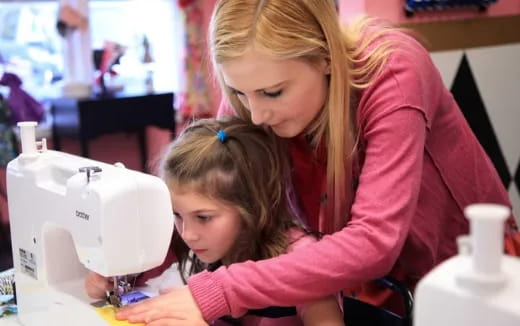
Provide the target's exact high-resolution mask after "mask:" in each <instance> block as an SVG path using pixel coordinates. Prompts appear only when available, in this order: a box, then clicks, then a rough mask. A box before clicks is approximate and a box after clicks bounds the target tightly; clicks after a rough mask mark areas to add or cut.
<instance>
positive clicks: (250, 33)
mask: <svg viewBox="0 0 520 326" xmlns="http://www.w3.org/2000/svg"><path fill="white" fill-rule="evenodd" d="M209 46H210V54H211V57H212V60H213V63H214V67H215V73H216V76H217V78H218V81H219V83H220V86H221V88H222V90H223V93H224V95H225V101H224V102H225V103H224V108H223V110H224V111H225V109H226V108H225V107H227V109H228V112H229V113H231V114H236V115H238V116H240V117H242V118H245V119H249V120H250V121H251V122H252V123H254V124H259V125H265V126H268V127H269V128H271V129H272V131H273V132H274V133H275V134H276V135H278V136H279V137H280V139H281V140H289V142H290V147H291V150H290V155H291V157H292V164H293V181H294V184H295V193H296V197H297V199H298V200H299V203H300V207H301V209H302V211H303V213H305V217H306V223H307V225H308V226H309V227H310V228H311V229H314V230H318V231H321V232H323V233H326V234H329V235H327V236H325V237H324V238H323V239H322V240H321V241H319V242H316V243H315V244H312V245H310V246H308V247H306V248H304V249H303V250H301V251H298V252H293V253H290V254H287V255H283V256H280V257H275V258H271V259H268V260H263V261H260V262H256V263H245V264H234V265H232V266H230V267H228V268H224V267H221V268H219V269H218V270H216V271H214V272H203V273H199V274H197V275H194V276H193V277H191V278H190V279H189V280H188V288H177V289H173V290H172V292H170V293H169V294H167V295H165V296H162V297H159V298H156V300H154V301H153V302H147V303H143V304H140V305H137V306H134V307H128V308H127V309H124V310H122V311H121V312H120V314H119V316H120V317H121V318H128V317H131V318H134V320H145V319H146V320H150V321H151V320H158V321H160V320H161V318H163V317H164V316H168V317H170V318H176V317H178V316H179V315H182V314H183V313H185V314H188V315H190V316H193V318H203V319H204V320H206V321H211V320H214V319H216V318H218V317H220V316H223V315H232V316H240V315H241V314H243V313H244V312H245V311H247V310H248V309H252V308H261V307H266V306H272V305H276V306H283V305H294V304H298V303H301V302H305V301H308V300H313V299H316V298H319V297H323V296H325V295H330V294H332V293H334V292H336V291H339V290H343V293H344V294H345V295H353V296H355V297H357V298H359V299H361V300H364V301H367V302H369V303H372V304H375V305H378V306H381V307H385V308H388V309H391V310H394V311H397V312H398V310H399V307H398V305H397V304H396V300H395V296H394V295H392V293H390V292H389V291H386V290H384V289H381V288H379V287H378V286H377V285H376V284H375V283H373V282H371V281H372V280H375V279H378V278H380V277H383V276H386V275H390V276H393V277H394V278H397V279H398V280H401V281H402V282H404V283H405V284H406V285H407V286H408V287H409V288H410V289H411V290H413V289H414V286H415V285H416V283H417V281H418V280H419V279H420V278H421V277H422V276H424V275H425V274H426V273H427V272H428V271H430V270H431V269H432V268H433V267H434V266H435V265H437V264H439V263H440V262H442V261H443V260H445V259H446V258H448V257H450V256H452V255H453V254H455V253H456V243H455V239H456V237H457V236H458V235H461V234H464V233H467V232H468V223H467V221H466V219H465V218H464V216H463V208H464V207H465V206H467V205H469V204H471V203H476V202H492V203H499V204H503V205H507V206H510V202H509V199H508V195H507V192H506V190H505V189H504V187H503V185H502V183H501V181H500V178H499V176H498V174H497V173H496V171H495V169H494V167H493V165H492V163H491V162H490V160H489V158H488V157H487V156H486V154H485V152H484V151H483V149H482V147H481V146H480V144H479V143H478V141H477V140H476V138H475V136H474V135H473V133H472V132H471V130H470V128H469V126H468V124H467V123H466V121H465V120H464V117H463V115H462V114H461V112H460V110H459V107H458V106H457V103H456V102H455V101H454V99H453V97H452V96H451V94H450V92H449V91H448V90H447V89H446V88H445V87H444V86H443V83H442V80H441V77H440V75H439V72H438V71H437V70H436V68H435V67H434V65H433V63H432V61H431V59H430V57H429V54H428V52H427V51H426V50H425V49H424V48H423V47H422V46H421V45H420V44H419V43H418V42H417V41H416V40H414V39H413V38H412V37H411V36H410V35H407V34H406V33H404V32H402V31H400V30H398V29H394V28H391V27H389V26H386V25H384V24H382V23H379V22H375V21H372V20H361V21H359V22H357V23H354V24H352V25H351V26H349V27H347V28H345V29H344V30H341V29H340V25H339V23H338V19H337V12H336V10H335V8H334V5H333V1H331V0H291V1H288V0H263V1H260V0H221V1H218V2H217V4H216V7H215V9H214V12H213V16H212V19H211V24H210V44H209ZM515 228H516V226H515V225H514V222H513V219H512V217H511V218H510V220H509V225H508V227H507V228H506V229H507V232H509V233H512V232H515ZM281 271H283V273H282V272H281ZM345 314H346V317H347V320H348V311H346V312H345ZM173 324H175V323H172V325H173Z"/></svg>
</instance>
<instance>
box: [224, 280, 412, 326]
mask: <svg viewBox="0 0 520 326" xmlns="http://www.w3.org/2000/svg"><path fill="white" fill-rule="evenodd" d="M376 282H378V283H379V284H381V285H382V286H383V287H386V288H389V289H391V290H392V291H394V292H397V294H399V296H400V297H401V298H402V302H403V308H404V316H399V315H398V314H395V313H393V312H391V311H389V310H386V309H383V308H380V307H376V306H374V305H371V304H369V303H366V302H363V301H360V300H358V299H356V298H353V297H348V296H345V297H343V316H344V322H345V325H348V326H412V311H413V296H412V293H411V292H410V290H409V289H408V288H407V287H406V286H405V285H404V284H403V283H402V282H400V281H398V280H396V279H394V278H392V277H384V278H381V279H378V280H376ZM248 314H250V315H256V316H262V317H268V318H280V317H287V316H293V315H295V314H296V308H295V307H268V308H264V309H258V310H249V312H248ZM224 320H226V321H228V322H229V323H230V324H231V325H234V323H233V321H232V320H230V319H224Z"/></svg>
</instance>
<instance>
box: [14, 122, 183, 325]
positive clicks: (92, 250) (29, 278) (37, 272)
mask: <svg viewBox="0 0 520 326" xmlns="http://www.w3.org/2000/svg"><path fill="white" fill-rule="evenodd" d="M19 126H20V129H21V130H20V131H21V142H22V153H21V154H20V155H19V156H18V158H16V159H14V160H13V161H11V162H10V163H9V164H8V166H7V192H8V198H9V202H8V206H9V216H10V223H11V235H12V245H13V260H14V266H15V282H16V297H17V304H18V311H19V312H18V317H19V321H20V322H21V323H22V324H23V325H26V326H40V325H89V326H92V325H108V323H107V322H106V321H104V320H103V319H102V318H101V317H100V316H99V315H98V313H97V312H96V311H95V310H94V308H93V307H92V306H91V303H92V302H93V301H95V300H93V299H90V298H88V296H87V294H86V291H85V289H84V280H85V276H86V274H87V272H88V270H92V271H95V272H97V273H99V274H102V275H104V276H107V277H112V276H123V275H127V274H133V273H139V272H142V271H145V270H148V269H151V268H153V267H155V266H158V265H160V264H161V263H162V262H163V260H164V258H165V255H166V252H167V250H168V248H169V243H170V239H171V235H172V232H173V214H172V209H171V202H170V196H169V192H168V189H167V187H166V185H165V184H164V183H163V182H162V180H160V179H159V178H157V177H154V176H151V175H147V174H144V173H140V172H136V171H132V170H128V169H126V168H124V167H123V166H122V165H121V164H115V165H109V164H105V163H102V162H97V161H93V160H89V159H85V158H81V157H78V156H74V155H69V154H65V153H61V152H56V151H51V150H47V149H46V145H45V141H43V142H42V144H41V145H40V146H41V148H37V143H36V141H35V137H34V128H35V126H36V123H34V122H24V123H21V124H19Z"/></svg>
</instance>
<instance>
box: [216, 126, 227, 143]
mask: <svg viewBox="0 0 520 326" xmlns="http://www.w3.org/2000/svg"><path fill="white" fill-rule="evenodd" d="M217 138H218V140H220V142H221V143H222V144H224V143H225V142H226V141H227V139H228V137H227V134H226V132H225V131H224V130H222V129H220V130H219V131H217Z"/></svg>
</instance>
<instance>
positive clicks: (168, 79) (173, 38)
mask: <svg viewBox="0 0 520 326" xmlns="http://www.w3.org/2000/svg"><path fill="white" fill-rule="evenodd" d="M58 3H59V1H57V0H56V1H45V0H44V1H2V4H1V6H0V21H2V24H0V56H1V58H0V61H1V62H3V63H2V68H0V74H1V73H2V72H3V71H9V72H13V73H16V74H18V75H19V76H20V78H22V80H23V82H24V88H25V89H26V90H27V91H28V92H30V93H31V94H32V95H34V96H35V97H36V98H40V97H46V96H49V94H59V89H60V86H61V83H62V82H63V54H62V38H61V37H60V36H59V34H58V32H57V29H56V20H57V12H58ZM89 7H90V17H89V21H90V26H89V27H90V32H91V42H92V49H102V48H103V44H104V41H106V40H107V41H114V42H117V43H119V44H121V45H122V46H124V47H125V48H126V51H125V54H124V55H123V56H122V57H121V59H120V61H119V64H117V65H116V66H114V70H115V71H116V72H117V73H118V76H117V79H118V82H119V83H121V84H123V85H124V86H125V89H126V90H136V89H142V87H143V85H144V84H143V83H144V80H145V78H146V71H147V70H149V69H152V70H153V72H154V88H155V90H157V91H180V90H181V89H182V70H183V63H182V58H183V56H184V40H183V37H184V27H183V26H184V23H183V19H184V18H183V13H182V11H181V10H180V9H179V8H178V6H177V1H176V0H90V1H89ZM145 37H146V38H147V39H148V41H149V44H150V48H151V55H152V58H153V62H152V63H151V64H147V65H145V64H143V62H142V57H143V40H144V38H145Z"/></svg>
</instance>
